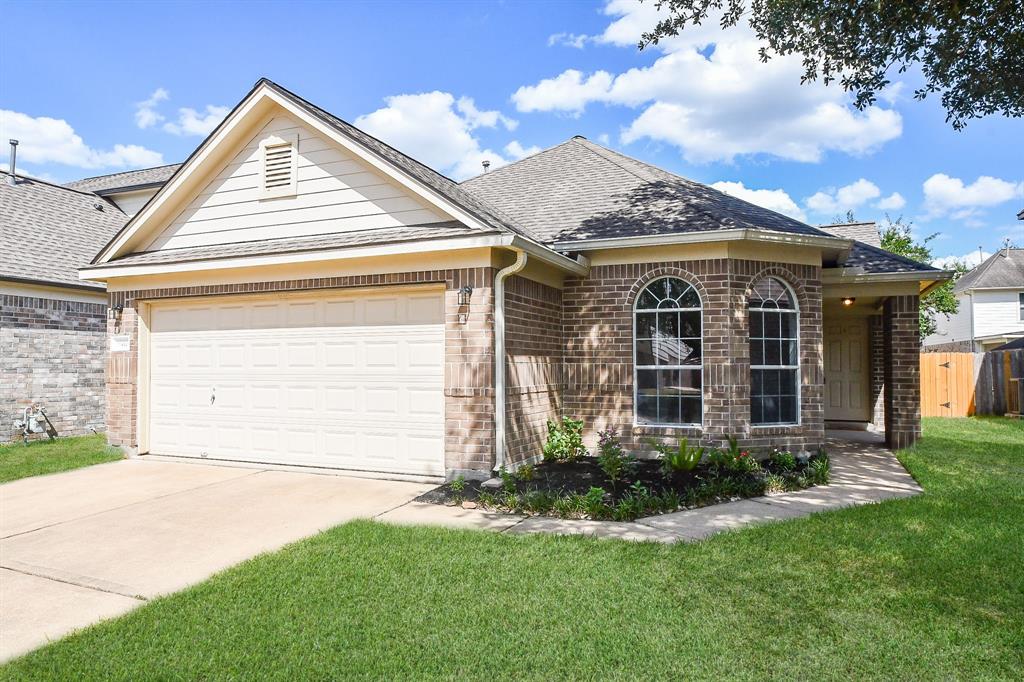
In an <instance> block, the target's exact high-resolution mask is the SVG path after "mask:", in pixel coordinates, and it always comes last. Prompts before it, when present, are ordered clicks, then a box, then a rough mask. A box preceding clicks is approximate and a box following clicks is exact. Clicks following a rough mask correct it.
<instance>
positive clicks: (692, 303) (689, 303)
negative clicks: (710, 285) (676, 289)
mask: <svg viewBox="0 0 1024 682" xmlns="http://www.w3.org/2000/svg"><path fill="white" fill-rule="evenodd" d="M679 307H680V308H699V307H700V296H698V295H697V290H696V289H694V288H693V287H690V288H689V289H687V290H686V293H685V294H683V296H682V298H680V299H679Z"/></svg>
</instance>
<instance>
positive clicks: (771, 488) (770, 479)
mask: <svg viewBox="0 0 1024 682" xmlns="http://www.w3.org/2000/svg"><path fill="white" fill-rule="evenodd" d="M786 489H787V486H786V479H785V478H783V477H782V476H780V475H778V474H766V475H765V477H764V491H765V492H766V493H781V492H785V491H786Z"/></svg>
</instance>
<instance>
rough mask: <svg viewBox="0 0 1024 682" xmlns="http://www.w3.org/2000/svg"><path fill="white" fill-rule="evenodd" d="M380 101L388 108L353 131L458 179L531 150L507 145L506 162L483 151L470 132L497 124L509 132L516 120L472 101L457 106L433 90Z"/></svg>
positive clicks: (362, 118) (361, 119)
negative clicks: (380, 140)
mask: <svg viewBox="0 0 1024 682" xmlns="http://www.w3.org/2000/svg"><path fill="white" fill-rule="evenodd" d="M384 101H385V103H386V104H387V106H385V107H382V108H380V109H377V110H376V111H373V112H371V113H369V114H365V115H363V116H360V117H359V118H357V119H356V121H355V124H356V126H358V127H359V128H362V129H363V130H365V131H366V132H368V133H370V134H371V135H375V136H376V137H379V138H380V139H382V140H384V141H385V142H387V143H388V144H390V145H392V146H394V147H396V148H398V149H401V150H402V151H404V152H406V153H407V154H410V155H411V156H413V157H415V158H417V159H419V160H420V161H422V162H423V163H425V164H427V165H428V166H431V167H433V168H436V169H438V170H440V171H443V172H447V173H450V174H451V175H452V176H453V177H454V178H456V179H459V180H461V179H464V178H468V177H472V176H474V175H479V174H480V173H481V172H483V167H482V162H483V161H490V163H491V169H492V170H493V169H496V168H500V167H501V166H504V165H506V164H508V162H509V159H510V158H515V157H516V154H515V153H514V152H528V151H529V150H530V148H524V147H522V145H520V144H519V143H518V142H510V143H509V144H508V145H507V146H506V147H505V152H506V153H507V154H508V158H507V157H505V156H503V155H502V154H500V153H498V152H496V151H494V150H492V149H484V148H482V147H481V143H480V140H479V139H478V138H477V137H475V136H474V135H473V134H472V131H474V130H476V129H477V128H481V127H485V128H494V127H497V125H498V123H501V124H502V125H503V126H504V127H505V128H506V129H507V130H512V129H513V128H515V121H512V119H509V118H507V117H505V116H503V115H502V114H500V113H499V112H497V111H480V110H478V109H477V108H476V106H475V105H474V104H473V101H472V100H471V99H468V98H465V97H464V98H461V99H459V100H458V101H456V99H455V97H454V96H453V95H452V94H450V93H447V92H440V91H436V90H435V91H434V92H422V93H418V94H409V95H394V96H392V97H387V98H385V100H384Z"/></svg>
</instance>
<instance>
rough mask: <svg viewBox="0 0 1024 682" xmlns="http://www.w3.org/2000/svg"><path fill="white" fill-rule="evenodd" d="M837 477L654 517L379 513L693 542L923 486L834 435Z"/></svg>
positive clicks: (425, 509)
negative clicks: (824, 482)
mask: <svg viewBox="0 0 1024 682" xmlns="http://www.w3.org/2000/svg"><path fill="white" fill-rule="evenodd" d="M827 449H828V452H829V454H830V457H831V460H832V478H831V483H830V484H829V485H827V486H818V487H814V488H809V489H807V490H801V491H799V492H793V493H783V494H777V495H765V496H764V497H754V498H750V499H745V500H737V501H736V502H728V503H725V504H716V505H713V506H710V507H702V508H700V509H690V510H687V511H681V512H675V513H673V514H662V515H660V516H649V517H646V518H642V519H638V520H637V521H635V522H632V523H623V522H614V521H578V520H566V519H555V518H549V517H544V516H519V515H512V514H500V513H495V512H487V511H481V510H478V509H462V508H461V507H445V506H442V505H436V504H427V503H423V502H410V503H408V504H405V505H403V506H401V507H398V508H397V509H393V510H391V511H389V512H386V513H384V514H381V515H379V516H378V517H377V518H378V519H379V520H381V521H385V522H388V523H398V524H420V525H435V526H448V527H453V528H477V529H482V530H492V531H498V532H507V533H555V534H559V535H590V536H594V537H599V538H619V539H622V540H638V541H653V542H680V541H683V542H692V541H694V540H701V539H703V538H706V537H708V536H709V535H713V534H715V533H718V532H721V531H724V530H730V529H733V528H740V527H742V526H748V525H752V524H755V523H769V522H772V521H784V520H786V519H793V518H798V517H801V516H808V515H810V514H813V513H815V512H819V511H828V510H831V509H840V508H842V507H852V506H856V505H861V504H870V503H872V502H882V501H883V500H889V499H895V498H901V497H910V496H912V495H917V494H919V493H921V492H922V490H921V487H920V486H919V485H918V484H917V482H916V481H914V479H913V478H912V477H911V476H910V474H908V473H907V470H906V469H904V468H903V465H901V464H900V463H899V461H898V460H897V459H896V457H895V456H894V455H893V454H892V453H891V452H889V451H888V450H885V449H883V448H880V447H878V446H875V445H870V444H865V443H854V442H850V441H846V440H830V441H829V442H828V447H827Z"/></svg>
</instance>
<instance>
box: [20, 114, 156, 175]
mask: <svg viewBox="0 0 1024 682" xmlns="http://www.w3.org/2000/svg"><path fill="white" fill-rule="evenodd" d="M10 138H13V139H16V140H18V141H19V142H20V143H21V144H20V145H19V146H18V160H19V161H21V160H24V161H27V162H28V163H39V164H45V163H59V164H63V165H65V166H74V167H76V168H140V167H144V166H158V165H160V164H162V163H163V162H164V161H163V156H161V154H160V153H159V152H155V151H153V150H151V149H146V148H145V147H141V146H139V145H135V144H115V145H114V146H113V147H111V148H110V149H95V148H93V147H90V146H89V145H87V144H86V143H85V142H84V141H83V140H82V138H81V136H79V135H78V134H77V133H75V130H74V128H72V127H71V125H70V124H69V123H68V122H67V121H65V120H63V119H59V118H49V117H48V116H38V117H34V116H29V115H28V114H23V113H21V112H18V111H10V110H7V109H3V110H0V139H2V140H7V139H10ZM0 155H3V157H4V158H6V157H7V156H9V152H8V149H7V145H3V146H2V147H0Z"/></svg>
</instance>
